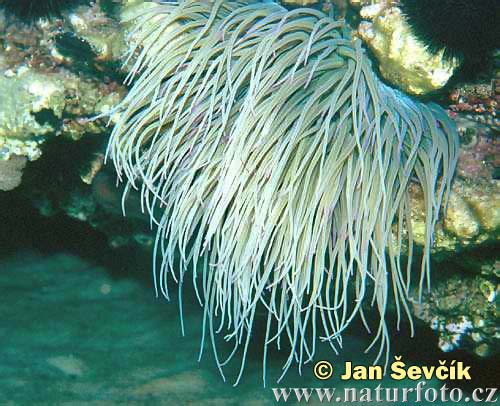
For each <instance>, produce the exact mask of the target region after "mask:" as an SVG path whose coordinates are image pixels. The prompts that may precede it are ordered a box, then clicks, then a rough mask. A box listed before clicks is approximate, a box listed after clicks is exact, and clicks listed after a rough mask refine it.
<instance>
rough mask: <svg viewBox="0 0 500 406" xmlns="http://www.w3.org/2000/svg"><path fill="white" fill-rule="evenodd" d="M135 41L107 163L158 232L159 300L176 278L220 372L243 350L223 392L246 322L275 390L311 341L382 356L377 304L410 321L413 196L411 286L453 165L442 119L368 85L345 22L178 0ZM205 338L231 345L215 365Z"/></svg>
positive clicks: (372, 80)
mask: <svg viewBox="0 0 500 406" xmlns="http://www.w3.org/2000/svg"><path fill="white" fill-rule="evenodd" d="M135 26H136V30H135V31H133V32H132V33H131V35H132V37H133V38H134V41H135V43H136V44H137V46H136V48H134V49H132V51H131V57H134V58H136V59H135V64H134V66H133V68H132V71H131V74H130V77H129V81H130V83H132V82H133V86H132V88H131V90H130V93H129V94H128V95H127V97H126V98H125V99H124V101H123V102H122V103H121V104H120V105H119V106H118V107H117V109H116V110H115V112H118V113H119V119H118V122H117V123H116V125H115V127H114V130H113V133H112V136H111V141H110V143H109V151H108V154H109V156H110V157H111V158H112V160H113V162H114V164H115V166H116V170H117V173H118V176H119V178H120V179H121V180H126V181H127V182H128V187H129V188H137V189H139V190H140V192H141V195H142V202H143V207H144V210H145V211H147V212H148V213H149V214H150V216H151V220H152V222H153V223H154V224H155V225H156V226H157V230H158V231H157V238H156V245H155V255H156V256H157V258H158V259H157V264H156V266H155V270H154V275H155V281H156V284H157V288H158V291H160V292H161V293H162V294H163V295H164V296H166V297H167V298H168V296H169V293H168V286H167V285H168V281H169V280H170V279H172V280H175V281H176V282H178V284H179V291H180V290H181V288H182V284H183V281H184V279H185V278H186V272H191V273H192V279H193V283H194V286H195V289H196V293H197V295H198V299H199V301H200V303H201V304H202V306H203V309H204V324H203V327H204V331H205V332H206V333H207V334H208V336H209V337H210V338H211V341H212V344H213V347H214V350H215V356H216V359H217V362H218V365H219V368H220V369H221V373H222V366H223V365H224V364H225V363H226V362H228V361H229V360H230V359H231V358H232V357H233V356H234V355H235V354H236V353H238V352H239V351H238V349H240V350H241V351H242V354H241V355H242V358H241V359H242V360H243V361H242V363H241V371H240V375H239V376H238V378H237V380H236V382H238V381H239V379H240V377H241V373H242V372H243V368H244V365H245V358H246V354H247V350H248V347H249V345H250V341H251V336H252V328H253V326H254V323H255V320H256V317H257V316H256V313H257V311H259V310H258V309H260V311H259V312H260V313H264V314H266V317H267V322H265V323H264V325H265V326H266V330H265V343H264V349H263V351H264V364H265V362H266V359H267V354H268V347H269V345H271V344H273V343H275V344H276V345H277V346H278V347H280V341H281V342H283V341H286V342H287V343H289V345H287V346H286V347H288V348H289V351H290V353H289V357H288V360H287V362H286V364H285V366H284V372H283V374H284V373H285V372H286V370H287V369H288V368H289V367H290V366H291V365H292V364H293V363H294V362H296V363H297V364H298V365H299V367H301V366H302V365H303V364H304V363H305V362H307V361H310V360H311V359H312V358H313V356H314V353H315V348H316V344H317V341H318V339H322V340H324V341H327V342H329V343H330V344H331V345H332V347H334V349H336V348H338V347H341V345H342V333H344V331H345V330H346V329H347V327H348V326H349V325H350V323H351V321H353V319H354V318H355V317H360V318H361V319H362V320H363V321H364V322H365V325H366V327H367V328H368V329H369V330H371V331H372V333H373V337H374V341H373V343H374V344H375V343H378V344H379V346H380V349H379V352H378V357H377V360H376V361H378V360H379V359H380V357H384V356H385V354H387V350H388V349H389V327H388V323H387V321H386V308H387V306H388V302H389V301H390V300H394V303H395V306H396V310H397V320H396V323H397V324H398V325H399V321H400V318H401V315H402V314H405V313H406V314H407V315H408V318H410V314H409V309H408V306H407V298H408V292H409V288H410V279H411V278H410V276H411V272H410V265H411V262H412V261H411V259H412V258H411V257H412V254H411V252H412V248H411V247H412V233H411V224H410V222H409V215H410V207H409V198H408V186H409V183H410V182H411V181H412V180H413V181H417V182H418V183H419V184H420V185H421V187H422V189H423V191H424V196H425V207H426V218H427V229H426V245H425V247H423V259H422V266H421V271H422V272H421V276H420V286H421V288H422V287H423V286H424V285H425V282H426V280H427V279H428V276H429V252H430V251H429V250H430V247H431V244H432V231H433V227H434V225H435V223H436V221H437V219H438V216H439V212H440V208H441V206H442V203H443V202H444V200H445V199H446V195H447V193H448V191H449V188H450V182H451V178H452V176H453V172H454V168H455V164H456V159H457V150H458V145H457V136H456V132H455V129H454V127H453V125H452V124H451V122H450V121H449V119H448V117H447V115H446V114H445V112H444V111H443V110H442V109H441V108H440V107H438V106H437V105H433V104H428V105H426V104H421V103H417V102H415V101H412V100H411V99H410V98H408V97H407V96H405V95H403V94H402V93H400V92H398V91H396V90H394V89H391V88H389V87H387V86H385V85H384V84H383V83H381V81H380V80H379V79H378V78H377V77H376V75H375V74H374V72H373V69H372V67H371V64H370V61H369V59H368V57H367V56H366V54H365V52H364V50H363V49H362V46H361V44H360V42H359V41H358V40H354V39H352V38H351V37H350V35H349V30H348V29H347V27H346V26H345V25H344V23H343V22H341V21H334V20H332V19H330V18H328V17H327V16H325V15H324V14H322V13H321V12H319V11H315V10H312V9H297V10H294V11H287V10H286V9H284V8H282V7H281V6H279V5H276V4H273V3H260V2H254V3H243V2H228V1H222V0H217V1H191V0H188V1H182V2H180V3H175V4H173V3H164V4H157V5H154V6H152V7H150V8H148V9H146V11H143V12H142V14H141V15H138V16H135ZM404 246H406V247H407V249H408V250H409V259H408V261H406V262H407V263H406V262H403V261H402V260H401V258H402V249H403V247H404ZM179 297H180V298H181V297H182V296H181V295H180V294H179ZM391 298H392V299H391ZM180 300H181V299H180ZM366 308H368V309H370V315H371V316H372V315H373V314H376V315H377V319H378V320H379V322H377V324H376V325H375V326H371V328H370V326H369V324H370V323H369V321H368V319H367V318H365V314H364V313H363V311H364V310H365V312H366ZM372 312H373V313H372ZM218 334H222V335H224V337H225V339H226V340H228V341H232V342H233V343H234V350H233V351H232V352H231V353H230V354H229V355H228V356H227V357H226V358H225V359H223V358H222V355H221V354H220V353H219V352H218V351H217V350H216V344H217V340H216V336H217V335H218ZM281 346H283V344H282V343H281ZM264 370H265V365H264Z"/></svg>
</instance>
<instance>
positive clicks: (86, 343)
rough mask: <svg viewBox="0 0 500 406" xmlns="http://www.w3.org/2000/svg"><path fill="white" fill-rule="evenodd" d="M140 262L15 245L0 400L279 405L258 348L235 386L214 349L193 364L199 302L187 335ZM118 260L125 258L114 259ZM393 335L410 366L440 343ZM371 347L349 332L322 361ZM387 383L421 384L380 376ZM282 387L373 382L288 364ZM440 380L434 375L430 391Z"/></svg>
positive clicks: (275, 369) (2, 276) (0, 339)
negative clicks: (99, 261) (340, 348)
mask: <svg viewBox="0 0 500 406" xmlns="http://www.w3.org/2000/svg"><path fill="white" fill-rule="evenodd" d="M109 260H111V261H113V258H109ZM134 261H135V259H134V256H133V255H131V256H130V258H129V259H128V265H127V266H126V267H121V268H120V269H113V268H107V267H103V266H102V265H96V264H95V262H93V261H92V260H89V259H82V258H80V257H78V256H76V255H74V254H71V253H65V252H52V253H47V252H45V253H41V252H37V251H18V252H17V253H10V254H9V255H8V256H4V258H3V260H2V261H1V263H0V287H1V292H2V306H1V307H0V318H1V320H2V323H1V324H0V347H1V349H2V350H1V351H2V355H1V360H2V361H1V363H0V404H15V405H17V404H19V405H25V404H37V405H38V404H39V405H51V404H72V405H73V404H92V405H94V404H96V405H100V404H102V405H108V404H165V405H171V404H172V405H175V404H180V405H184V404H186V405H188V404H189V405H212V404H213V405H216V404H217V405H232V404H244V405H267V404H276V402H275V401H274V396H273V393H272V390H271V387H274V386H277V385H276V384H275V383H273V382H272V380H271V381H270V383H269V385H268V387H267V388H263V386H262V380H261V373H262V365H261V361H260V359H261V357H260V355H259V354H257V353H251V354H250V356H249V360H248V362H247V368H246V371H245V375H244V378H243V380H242V382H241V384H240V385H239V386H238V387H236V388H234V387H233V386H232V381H233V380H234V378H235V377H236V373H237V369H238V366H239V365H236V364H234V365H230V366H229V368H227V369H226V370H225V372H226V375H227V377H228V382H226V383H224V382H223V380H222V379H221V376H220V375H219V373H218V371H217V368H216V365H215V362H214V360H213V357H212V354H211V350H210V348H207V349H206V351H205V356H204V357H203V359H202V361H201V362H198V361H197V354H198V351H199V342H200V341H199V337H200V326H201V312H200V309H199V307H198V305H197V304H193V303H192V302H190V299H189V297H187V296H186V297H187V299H186V302H187V304H186V308H185V325H186V336H185V337H182V336H181V333H180V325H179V314H178V307H177V305H176V303H167V302H166V301H165V300H163V299H155V297H154V292H153V291H152V286H151V283H150V280H149V276H150V274H149V268H146V267H147V266H148V265H147V264H141V263H140V262H139V259H137V263H134ZM116 262H124V261H118V258H117V261H116ZM125 262H127V261H125ZM125 268H128V269H125ZM134 269H135V271H134ZM188 290H189V289H188ZM191 298H192V297H191ZM394 341H396V342H397V343H398V344H396V347H395V351H400V350H401V351H403V354H404V357H405V359H406V360H408V361H410V362H411V361H413V362H417V361H416V359H417V358H418V359H420V360H421V359H425V358H426V357H427V356H428V355H429V354H432V353H433V351H434V350H433V347H435V343H433V342H429V338H428V337H424V336H420V337H419V339H417V340H411V341H409V340H407V339H406V338H405V337H404V336H402V337H398V338H397V340H394ZM367 343H368V340H367V338H366V337H364V335H363V334H362V332H360V336H359V337H358V336H356V332H354V333H351V334H350V335H349V336H348V337H346V339H345V343H344V344H345V348H344V352H343V355H342V356H341V357H336V356H335V355H334V354H333V353H332V352H330V351H329V349H328V348H327V346H326V345H325V346H320V349H319V353H318V356H317V359H318V360H319V359H328V360H330V361H331V362H332V363H334V364H336V365H341V364H342V362H343V361H344V360H352V361H353V362H360V363H362V362H365V363H368V362H370V360H371V356H369V357H365V356H363V348H364V346H366V344H367ZM257 345H258V343H257ZM398 346H399V348H398ZM425 353H427V354H425ZM284 358H285V354H277V353H271V355H270V361H269V375H270V376H274V377H277V376H278V375H279V374H280V372H281V365H282V363H283V361H284ZM382 385H383V386H387V387H402V386H405V385H407V386H414V385H415V383H414V382H413V383H409V382H403V383H401V382H399V383H398V382H395V381H391V380H389V379H384V381H382ZM279 386H284V387H321V386H328V387H337V390H341V388H342V387H343V386H357V387H359V388H361V387H365V386H371V387H375V386H376V384H374V383H372V384H363V383H357V384H353V383H348V384H346V383H342V382H340V381H339V380H338V379H332V380H329V381H325V382H324V383H322V382H320V381H318V380H317V379H315V378H314V376H313V373H312V368H311V367H306V368H304V371H303V376H302V377H300V376H298V374H297V371H296V370H295V369H293V368H292V369H291V370H290V372H289V373H288V375H287V376H286V378H285V379H284V381H283V382H282V383H281V384H280V385H279ZM440 386H441V384H440V383H439V382H437V381H433V382H429V383H428V386H427V387H435V388H439V387H440ZM293 403H296V402H291V401H289V402H287V404H293ZM309 404H319V402H317V401H316V402H312V401H311V402H309ZM420 404H422V403H420ZM469 404H473V403H469Z"/></svg>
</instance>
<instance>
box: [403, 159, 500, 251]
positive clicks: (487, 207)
mask: <svg viewBox="0 0 500 406" xmlns="http://www.w3.org/2000/svg"><path fill="white" fill-rule="evenodd" d="M459 162H460V160H459ZM411 204H412V227H413V237H414V239H415V242H416V243H417V244H421V243H422V242H423V239H424V237H425V220H424V217H423V209H424V205H423V195H422V192H421V190H420V189H419V188H417V187H414V188H413V189H412V193H411ZM434 237H435V240H434V246H433V248H432V250H433V252H434V253H435V254H439V256H437V257H435V258H434V259H438V258H446V255H447V253H448V254H452V253H455V252H457V251H461V250H463V249H464V248H466V247H469V248H470V247H472V246H479V245H481V244H484V243H492V242H498V240H499V237H500V185H499V182H498V181H497V180H488V179H482V178H479V179H476V180H475V181H474V182H472V181H470V180H467V179H462V178H459V177H457V178H456V179H455V181H454V182H453V187H452V192H451V194H450V199H449V204H448V210H447V212H446V216H445V217H444V218H443V221H442V222H440V223H438V225H437V227H436V232H435V235H434Z"/></svg>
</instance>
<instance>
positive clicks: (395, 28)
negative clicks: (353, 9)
mask: <svg viewBox="0 0 500 406" xmlns="http://www.w3.org/2000/svg"><path fill="white" fill-rule="evenodd" d="M360 15H361V17H362V18H363V19H365V20H366V21H363V22H361V23H360V24H359V27H358V35H359V36H360V37H361V38H362V39H363V40H364V41H365V43H366V44H367V45H368V47H369V48H370V49H371V50H372V51H373V53H374V54H375V56H376V58H377V59H378V62H379V69H380V73H381V74H382V76H383V77H384V78H385V79H386V80H387V81H389V82H390V83H392V84H393V85H396V86H397V87H399V88H400V89H402V90H404V91H405V92H407V93H411V94H415V95H422V94H426V93H429V92H432V91H435V90H437V89H440V88H442V87H443V86H444V85H445V84H446V83H447V82H448V79H449V78H450V77H451V76H452V75H453V73H454V71H455V69H456V68H457V67H458V66H459V62H458V61H457V60H450V61H447V60H446V59H444V58H443V52H438V53H436V54H432V53H431V52H430V51H429V50H428V49H427V47H426V46H425V45H424V44H423V43H422V42H420V41H419V40H417V39H416V37H415V36H414V35H413V33H412V31H411V28H410V26H409V25H408V24H407V22H406V21H405V19H404V16H403V14H402V13H401V10H400V9H399V8H397V7H387V6H386V4H385V2H381V3H376V4H372V5H369V6H365V7H363V8H362V9H361V11H360Z"/></svg>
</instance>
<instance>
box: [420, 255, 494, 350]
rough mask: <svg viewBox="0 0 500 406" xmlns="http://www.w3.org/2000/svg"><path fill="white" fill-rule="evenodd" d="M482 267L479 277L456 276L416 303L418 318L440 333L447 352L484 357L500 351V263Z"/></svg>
mask: <svg viewBox="0 0 500 406" xmlns="http://www.w3.org/2000/svg"><path fill="white" fill-rule="evenodd" d="M479 268H480V274H479V275H477V276H466V277H464V276H463V275H458V274H454V275H453V276H451V277H450V278H448V279H441V280H438V281H436V282H435V283H434V284H433V288H432V293H430V294H426V295H424V296H423V299H422V301H421V302H420V303H419V302H418V301H417V300H415V301H414V302H413V310H414V314H415V316H416V317H417V318H418V319H420V320H422V321H423V322H425V323H426V324H427V325H429V327H430V328H431V329H432V330H434V331H436V333H437V334H438V336H439V343H438V345H439V348H441V350H442V351H444V352H449V351H453V350H455V349H462V350H466V351H469V352H472V353H474V354H476V355H478V356H480V357H487V356H493V355H495V354H497V353H498V352H499V349H500V347H499V344H500V341H499V339H500V331H499V330H498V325H499V321H500V320H499V313H498V301H497V297H498V293H500V284H499V283H500V278H499V276H500V261H498V260H496V261H495V260H492V261H489V262H487V263H485V264H483V265H481V266H480V267H479Z"/></svg>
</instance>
